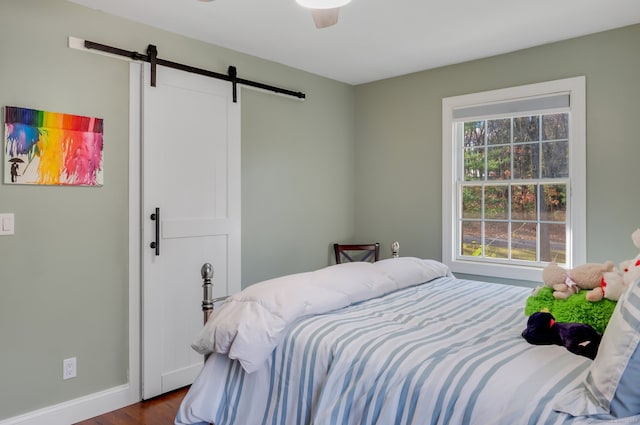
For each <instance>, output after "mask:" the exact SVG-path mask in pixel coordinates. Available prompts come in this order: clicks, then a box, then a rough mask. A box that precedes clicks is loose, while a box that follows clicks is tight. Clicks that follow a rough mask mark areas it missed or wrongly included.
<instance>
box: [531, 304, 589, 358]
mask: <svg viewBox="0 0 640 425" xmlns="http://www.w3.org/2000/svg"><path fill="white" fill-rule="evenodd" d="M522 337H523V338H524V339H525V340H526V341H527V342H528V343H529V344H534V345H551V344H555V345H560V346H564V347H565V348H566V349H567V350H569V351H570V352H572V353H574V354H578V355H580V356H584V357H588V358H590V359H592V360H593V359H594V358H595V357H596V354H597V353H598V347H599V346H600V341H601V340H602V335H601V334H600V333H598V332H596V330H595V329H593V328H592V327H591V326H589V325H586V324H584V323H565V322H556V321H555V319H554V317H553V316H552V315H551V313H548V312H537V313H533V314H532V315H531V316H529V319H528V320H527V327H526V329H525V330H524V331H522Z"/></svg>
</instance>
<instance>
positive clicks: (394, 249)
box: [391, 241, 400, 258]
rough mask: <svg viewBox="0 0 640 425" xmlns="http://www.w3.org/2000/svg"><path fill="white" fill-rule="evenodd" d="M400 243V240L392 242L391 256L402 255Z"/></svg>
mask: <svg viewBox="0 0 640 425" xmlns="http://www.w3.org/2000/svg"><path fill="white" fill-rule="evenodd" d="M399 252H400V244H399V243H398V241H393V243H392V244H391V258H398V257H399V256H400V253H399Z"/></svg>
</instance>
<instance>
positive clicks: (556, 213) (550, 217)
mask: <svg viewBox="0 0 640 425" xmlns="http://www.w3.org/2000/svg"><path fill="white" fill-rule="evenodd" d="M540 188H541V189H542V198H541V200H540V220H544V221H565V220H566V219H567V186H566V185H564V184H544V185H541V186H540Z"/></svg>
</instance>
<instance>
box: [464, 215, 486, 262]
mask: <svg viewBox="0 0 640 425" xmlns="http://www.w3.org/2000/svg"><path fill="white" fill-rule="evenodd" d="M481 232H482V223H480V222H479V221H463V222H462V232H461V233H462V235H461V241H460V247H461V248H462V249H461V250H460V251H461V252H460V254H462V255H471V256H474V257H478V256H481V255H482V234H481Z"/></svg>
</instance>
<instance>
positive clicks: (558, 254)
mask: <svg viewBox="0 0 640 425" xmlns="http://www.w3.org/2000/svg"><path fill="white" fill-rule="evenodd" d="M566 237H567V231H566V228H565V225H564V224H544V223H543V224H541V225H540V261H548V262H552V261H553V262H555V263H558V264H565V263H566V262H567V239H566Z"/></svg>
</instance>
